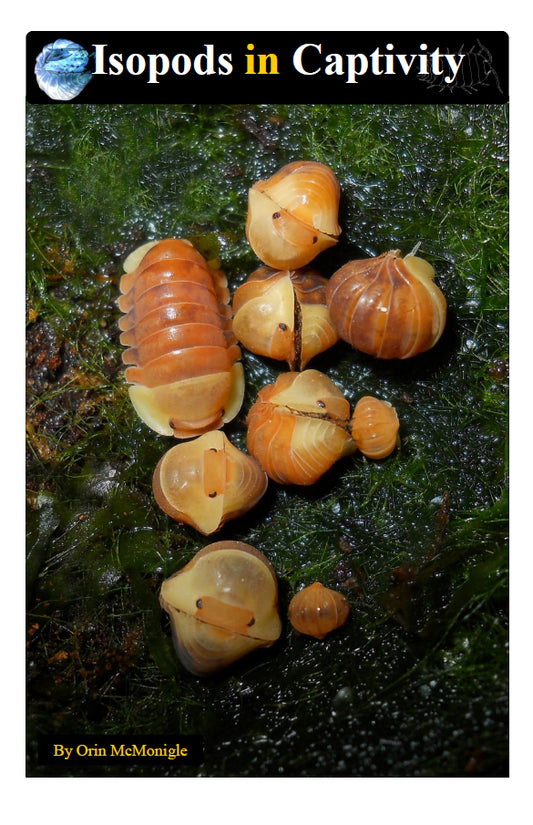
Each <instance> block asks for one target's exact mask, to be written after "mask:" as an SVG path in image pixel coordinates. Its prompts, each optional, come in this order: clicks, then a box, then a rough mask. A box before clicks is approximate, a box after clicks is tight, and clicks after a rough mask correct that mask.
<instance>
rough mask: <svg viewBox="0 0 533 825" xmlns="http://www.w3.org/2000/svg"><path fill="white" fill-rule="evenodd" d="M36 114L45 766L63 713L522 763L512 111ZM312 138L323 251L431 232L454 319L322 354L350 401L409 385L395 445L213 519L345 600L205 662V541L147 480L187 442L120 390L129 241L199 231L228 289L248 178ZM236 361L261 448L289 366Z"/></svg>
mask: <svg viewBox="0 0 533 825" xmlns="http://www.w3.org/2000/svg"><path fill="white" fill-rule="evenodd" d="M27 124H28V126H27V136H28V137H27V143H28V245H27V254H28V265H27V272H28V278H27V283H28V302H27V321H28V324H27V332H28V358H27V367H28V371H27V380H28V453H27V460H28V472H27V481H28V591H29V602H28V604H29V613H28V684H29V703H28V723H29V724H28V732H29V753H30V768H29V772H30V773H31V774H32V775H45V774H50V773H51V772H52V769H49V768H44V767H43V766H40V765H38V764H37V762H36V750H35V743H36V738H37V736H38V735H40V734H43V733H63V734H66V733H79V734H80V735H81V734H83V733H87V734H91V735H93V734H94V735H98V734H103V733H145V734H148V733H162V734H166V733H168V732H173V733H174V732H182V733H200V734H202V735H203V736H204V737H205V751H206V758H205V762H204V764H203V766H201V767H200V768H199V769H198V768H193V767H190V768H181V773H182V775H190V776H194V775H197V774H198V775H203V776H225V775H226V776H242V775H246V776H350V775H359V776H472V775H482V776H496V775H504V774H506V772H507V535H508V531H507V424H508V408H507V369H508V368H507V364H508V349H507V348H508V336H507V304H508V237H507V216H508V200H507V182H508V175H507V110H506V108H505V107H500V106H481V105H472V106H454V105H452V104H450V105H441V106H341V107H332V106H327V105H316V106H312V105H293V106H288V105H281V104H280V105H241V106H228V105H211V106H207V105H190V106H186V105H174V106H154V107H150V106H130V105H127V106H125V105H123V106H113V107H107V106H85V105H79V104H76V105H69V104H67V105H63V106H58V107H55V106H29V107H28V112H27ZM300 157H302V158H313V159H316V160H319V161H322V162H325V163H328V164H329V165H331V166H332V168H333V169H334V170H335V172H336V174H337V175H338V177H339V181H340V184H341V189H342V201H341V225H342V228H343V232H342V235H341V239H340V242H339V244H338V246H337V247H336V248H335V249H334V250H328V252H326V253H324V254H323V255H322V256H321V257H320V259H319V260H318V261H317V264H318V265H319V267H320V268H321V269H322V271H323V272H324V274H325V275H330V274H331V273H332V272H333V271H334V269H335V268H336V267H337V266H339V265H341V264H343V263H345V262H346V261H347V260H349V259H350V258H355V257H360V256H365V255H368V254H379V253H381V252H384V251H386V250H387V249H389V248H400V249H402V251H403V252H407V251H409V250H410V249H411V248H412V247H413V246H414V245H415V244H416V243H418V242H421V250H420V254H421V255H423V256H424V257H426V258H427V259H428V260H429V261H430V262H431V263H432V264H433V265H434V266H435V269H436V271H437V279H438V283H439V285H440V286H441V288H442V290H443V291H444V293H445V294H446V296H447V299H448V303H449V310H450V313H449V321H448V325H447V329H446V331H445V334H444V336H443V338H442V339H441V341H440V342H439V344H438V345H437V346H436V347H435V348H434V349H433V350H432V351H431V352H429V353H426V354H424V355H421V356H419V357H417V358H416V359H413V360H412V361H410V362H407V363H405V362H401V363H388V362H383V363H379V362H376V361H375V360H373V359H371V358H369V357H367V356H365V355H362V354H359V353H356V352H355V351H353V350H352V349H351V348H350V347H348V346H347V345H345V344H343V343H339V344H338V345H337V346H336V347H334V348H333V349H332V350H330V351H329V352H328V353H324V354H323V355H321V356H319V357H318V358H317V359H315V361H314V362H313V364H312V366H314V367H316V368H317V369H322V370H324V371H326V372H327V373H328V374H329V375H330V376H331V377H332V378H333V380H334V381H336V382H337V383H338V384H339V386H340V387H341V388H342V390H343V391H344V392H345V394H346V396H347V398H348V399H349V400H350V403H351V404H352V405H353V404H354V403H355V402H356V400H357V399H358V398H359V397H360V396H361V395H363V394H365V393H370V394H375V395H378V396H380V397H382V398H385V399H387V400H389V401H391V402H392V403H393V404H394V406H395V407H396V408H397V410H398V414H399V418H400V422H401V429H400V436H401V445H400V448H399V450H398V451H397V452H396V453H395V454H394V455H393V456H391V457H390V458H389V459H387V460H386V461H383V462H377V463H372V462H370V461H368V460H367V459H365V458H364V457H362V456H361V455H359V454H356V455H354V456H351V457H349V458H346V459H343V460H342V461H340V462H339V463H338V464H337V465H336V466H335V467H333V468H332V469H331V470H330V471H329V472H328V473H327V474H326V475H325V476H324V477H323V478H322V479H321V480H320V482H319V483H318V484H317V485H315V486H314V487H313V488H310V489H294V488H281V487H278V486H276V485H274V484H270V486H269V490H268V492H267V494H266V496H265V497H264V499H263V500H262V501H261V503H260V504H259V505H258V507H257V508H255V509H254V511H252V512H251V513H249V514H248V515H247V516H245V517H244V518H243V519H241V520H239V521H237V522H233V523H231V524H229V525H226V526H225V527H224V528H223V530H222V532H221V533H220V534H219V535H218V536H217V538H229V537H233V538H236V539H239V540H242V541H247V542H249V543H251V544H255V545H256V546H258V547H259V548H260V549H262V550H263V551H264V552H265V553H266V554H267V555H268V557H269V558H270V560H271V561H272V564H273V565H274V567H275V569H276V572H277V574H278V578H279V583H280V603H281V609H282V613H284V614H285V613H286V608H287V604H288V601H289V599H290V597H291V595H292V594H293V592H294V591H295V590H296V589H298V588H299V587H301V586H303V585H306V584H309V583H311V582H312V581H315V580H320V581H322V582H323V583H324V584H326V585H327V586H333V587H337V588H339V589H342V591H343V592H344V593H345V594H346V596H347V598H348V600H349V602H350V605H351V616H350V619H349V621H348V622H347V624H346V625H345V626H344V627H343V628H342V629H341V630H339V631H338V632H337V633H335V634H332V635H331V636H330V637H328V638H327V639H326V640H325V641H324V642H316V641H313V640H309V639H306V638H304V637H301V636H298V634H297V633H296V632H295V631H294V630H292V628H291V627H290V626H287V623H285V624H284V630H283V634H282V637H281V639H280V640H279V642H278V643H277V644H276V645H275V646H274V648H272V649H271V650H268V651H259V652H258V653H256V654H253V655H252V656H251V657H250V658H249V659H246V660H243V661H242V662H240V663H238V664H237V665H236V666H235V668H233V669H232V670H231V671H229V672H227V673H225V674H221V675H220V676H216V677H214V678H212V679H209V680H204V681H201V680H199V679H196V678H195V677H193V676H191V675H190V674H188V673H186V672H184V671H183V670H182V669H181V667H180V666H179V664H178V663H177V661H176V659H175V657H174V655H173V651H172V646H171V641H170V636H169V630H168V625H167V623H166V619H165V618H164V617H163V616H162V614H161V611H160V608H159V604H158V598H157V595H158V590H159V587H160V584H161V581H162V580H163V579H164V578H165V577H166V576H168V575H170V574H171V573H172V572H174V571H175V570H177V569H179V568H180V567H181V566H183V564H185V563H186V562H187V561H188V560H189V559H190V558H191V557H192V555H194V553H195V552H196V551H197V550H198V549H199V548H200V547H201V546H203V545H204V544H207V543H208V541H206V540H204V539H203V538H201V537H199V536H198V534H196V533H195V531H194V530H192V529H191V528H187V527H178V526H177V525H176V524H174V523H170V520H169V519H168V518H167V517H166V516H165V515H164V514H163V513H161V512H160V511H158V510H157V509H156V507H155V505H154V502H153V498H152V494H151V476H152V472H153V468H154V467H155V464H156V463H157V460H158V459H159V457H160V456H161V455H162V453H163V452H164V451H165V450H166V449H167V448H168V444H167V442H166V440H165V439H162V438H160V437H158V436H156V435H155V434H154V433H151V432H150V431H148V430H147V428H146V427H145V426H144V425H143V424H142V423H141V422H140V421H138V420H137V418H136V417H135V415H134V413H133V411H132V409H131V406H130V403H129V399H128V396H127V391H126V387H125V384H124V381H123V377H122V367H121V347H120V345H119V341H118V329H117V319H118V315H119V312H118V309H117V307H116V304H115V300H116V297H117V293H118V278H119V276H120V271H121V270H120V265H121V261H122V260H123V258H124V257H125V255H126V254H127V252H128V251H129V250H130V249H132V248H133V247H134V246H136V245H138V244H139V243H141V242H143V241H145V240H148V239H152V238H157V237H163V236H187V237H189V238H191V239H193V240H194V242H195V243H197V245H198V246H199V247H200V248H201V249H202V251H204V252H205V253H206V254H208V255H209V256H210V257H211V256H214V255H216V256H218V258H219V259H220V261H221V263H222V266H223V268H224V270H225V271H226V273H227V275H228V279H229V283H230V289H231V291H232V292H233V291H234V289H235V288H236V287H237V286H238V285H239V284H240V283H241V282H242V281H243V280H244V279H245V277H246V276H247V274H248V273H249V272H251V271H252V269H254V268H255V267H256V265H257V261H256V259H255V257H254V254H253V252H252V251H251V249H250V247H249V246H248V244H247V242H246V238H245V236H244V223H245V219H246V209H247V190H248V187H249V186H250V185H251V184H252V183H253V182H255V181H256V180H257V179H258V178H260V177H263V178H264V177H266V176H268V175H269V174H271V173H272V172H273V171H274V170H275V169H276V168H278V167H279V166H280V165H282V164H283V163H285V162H288V161H290V160H295V159H298V158H300ZM243 363H244V366H245V372H246V378H247V387H246V397H245V403H244V407H243V410H242V412H241V413H240V414H239V416H238V417H237V418H236V420H235V421H234V422H232V423H231V424H230V425H229V426H228V427H227V428H226V430H227V434H228V436H229V437H230V438H232V440H234V442H235V443H236V444H237V445H238V446H240V447H245V443H246V438H245V417H246V412H247V410H248V409H249V407H250V405H251V403H252V402H253V400H254V398H255V396H256V394H257V392H258V390H259V389H260V388H261V386H262V385H263V384H264V383H267V382H272V381H274V380H275V378H276V376H277V375H278V374H279V372H281V371H282V366H281V365H279V364H276V363H274V362H271V361H267V360H264V359H261V358H258V357H257V356H253V355H251V354H250V353H244V354H243ZM178 770H180V769H179V768H170V769H169V770H167V769H164V768H141V767H139V768H137V769H134V770H133V773H141V772H143V771H144V773H145V775H167V774H169V773H170V774H172V772H176V771H178ZM101 771H103V772H105V774H106V775H113V774H116V773H120V772H124V771H123V769H118V768H111V767H110V768H108V769H101ZM71 773H72V775H75V773H76V771H75V770H74V769H72V771H71ZM80 773H81V771H80ZM84 773H87V769H85V771H84ZM93 773H94V769H93ZM124 773H125V772H124ZM127 775H130V772H128V774H127Z"/></svg>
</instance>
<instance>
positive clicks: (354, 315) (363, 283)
mask: <svg viewBox="0 0 533 825" xmlns="http://www.w3.org/2000/svg"><path fill="white" fill-rule="evenodd" d="M434 277H435V270H434V269H433V267H432V266H431V264H429V263H428V262H427V261H425V260H424V259H423V258H419V257H418V256H416V255H406V256H405V258H402V257H401V253H400V251H399V250H397V249H395V250H392V251H391V252H386V253H385V254H383V255H380V256H379V257H377V258H370V259H368V260H360V261H359V260H357V261H349V262H348V263H347V264H345V265H344V266H343V267H341V268H340V269H339V270H337V272H335V274H334V275H332V277H331V278H330V280H329V283H328V285H327V288H326V297H327V302H328V305H329V310H330V314H331V317H332V319H333V323H334V324H335V326H336V328H337V332H338V333H339V335H340V337H341V338H342V339H343V340H344V341H347V342H348V343H349V344H351V345H352V346H353V347H354V348H355V349H358V350H360V351H361V352H365V353H367V354H368V355H374V356H376V357H377V358H411V357H412V356H414V355H418V354H419V353H422V352H426V351H427V350H429V349H431V347H433V346H434V345H435V344H436V343H437V341H438V340H439V338H440V337H441V335H442V333H443V331H444V327H445V325H446V311H447V307H446V299H445V297H444V295H443V294H442V292H441V291H440V289H439V288H438V286H436V284H435V283H434V281H433V279H434Z"/></svg>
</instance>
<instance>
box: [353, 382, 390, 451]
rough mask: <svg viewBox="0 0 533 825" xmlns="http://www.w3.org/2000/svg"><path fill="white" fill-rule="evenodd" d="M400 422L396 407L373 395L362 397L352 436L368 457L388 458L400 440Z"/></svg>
mask: <svg viewBox="0 0 533 825" xmlns="http://www.w3.org/2000/svg"><path fill="white" fill-rule="evenodd" d="M399 428H400V422H399V421H398V415H397V413H396V410H395V409H394V407H393V406H392V405H391V404H389V402H388V401H381V400H380V399H379V398H374V397H373V396H371V395H365V396H363V398H360V399H359V401H358V402H357V404H356V405H355V410H354V412H353V416H352V438H353V439H354V441H355V443H356V445H357V449H358V450H359V451H360V452H361V453H363V455H365V456H366V457H367V458H386V457H387V456H388V455H390V454H391V453H392V451H393V450H394V448H395V447H396V444H397V442H398V430H399Z"/></svg>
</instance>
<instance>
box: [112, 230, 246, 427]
mask: <svg viewBox="0 0 533 825" xmlns="http://www.w3.org/2000/svg"><path fill="white" fill-rule="evenodd" d="M125 269H126V274H125V275H123V276H122V278H121V281H120V290H121V292H122V293H123V294H122V296H121V297H120V298H119V300H118V306H119V308H120V309H121V310H122V312H124V315H123V317H122V318H121V319H120V322H119V326H120V329H121V330H122V335H121V336H120V341H121V343H122V344H123V345H124V346H127V347H128V349H127V350H126V352H125V353H124V354H123V356H122V358H123V361H124V363H125V364H131V365H133V366H129V367H128V368H127V370H126V380H127V381H128V382H129V383H130V384H131V386H130V387H129V394H130V398H131V401H132V403H133V406H134V408H135V410H136V411H137V413H138V414H139V416H140V417H141V418H142V419H143V421H144V422H145V423H146V424H148V426H149V427H151V428H152V429H153V430H155V431H156V432H157V433H160V434H161V435H174V436H175V437H176V438H190V437H191V436H194V435H200V434H201V433H203V432H207V431H208V430H212V429H217V428H218V427H221V426H222V425H223V424H224V423H225V422H226V421H230V420H231V419H232V418H234V416H235V415H236V414H237V412H238V411H239V409H240V407H241V404H242V399H243V394H244V376H243V370H242V365H241V364H240V363H239V359H240V349H239V347H238V345H237V343H236V339H235V336H234V334H233V332H232V329H231V309H230V307H229V306H228V303H229V292H228V289H227V283H226V278H225V277H224V275H223V274H222V272H220V271H218V270H216V269H214V268H211V267H210V266H209V265H208V263H207V262H206V261H205V259H204V258H203V257H202V255H200V253H199V252H197V251H196V250H195V249H194V247H193V246H192V245H191V244H190V243H189V242H188V241H184V240H176V239H167V240H164V241H160V242H158V243H155V244H147V245H145V246H144V247H141V248H140V250H138V251H137V252H135V253H133V254H132V255H130V256H129V258H128V259H127V260H126V263H125Z"/></svg>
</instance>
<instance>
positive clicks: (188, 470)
mask: <svg viewBox="0 0 533 825" xmlns="http://www.w3.org/2000/svg"><path fill="white" fill-rule="evenodd" d="M267 484H268V478H267V475H266V473H265V471H264V470H263V469H262V467H261V466H260V464H259V462H258V461H256V460H255V458H252V457H251V456H249V455H246V454H245V453H243V452H242V451H241V450H238V449H237V447H234V446H233V444H232V443H231V442H230V441H229V440H228V438H227V437H226V436H225V435H224V433H222V432H220V430H213V431H212V432H209V433H204V435H201V436H199V437H198V438H195V439H193V440H192V441H185V442H183V443H182V444H176V446H175V447H172V448H171V449H170V450H168V452H166V453H165V455H164V456H163V457H162V458H161V460H160V461H159V463H158V465H157V467H156V469H155V472H154V477H153V490H154V496H155V500H156V501H157V503H158V504H159V506H160V507H161V509H162V510H164V511H165V513H167V515H169V516H170V517H171V518H173V519H175V520H176V521H179V522H182V523H184V524H190V525H191V526H192V527H194V528H195V529H196V530H198V531H199V532H200V533H203V534H204V535H209V534H210V533H215V532H216V531H217V530H220V528H221V527H222V525H223V524H225V522H226V521H229V520H230V519H234V518H237V517H238V516H241V515H243V513H246V512H248V510H250V509H251V508H252V507H253V506H254V505H255V504H257V502H258V501H259V499H260V498H261V496H262V495H263V494H264V492H265V490H266V488H267Z"/></svg>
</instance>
